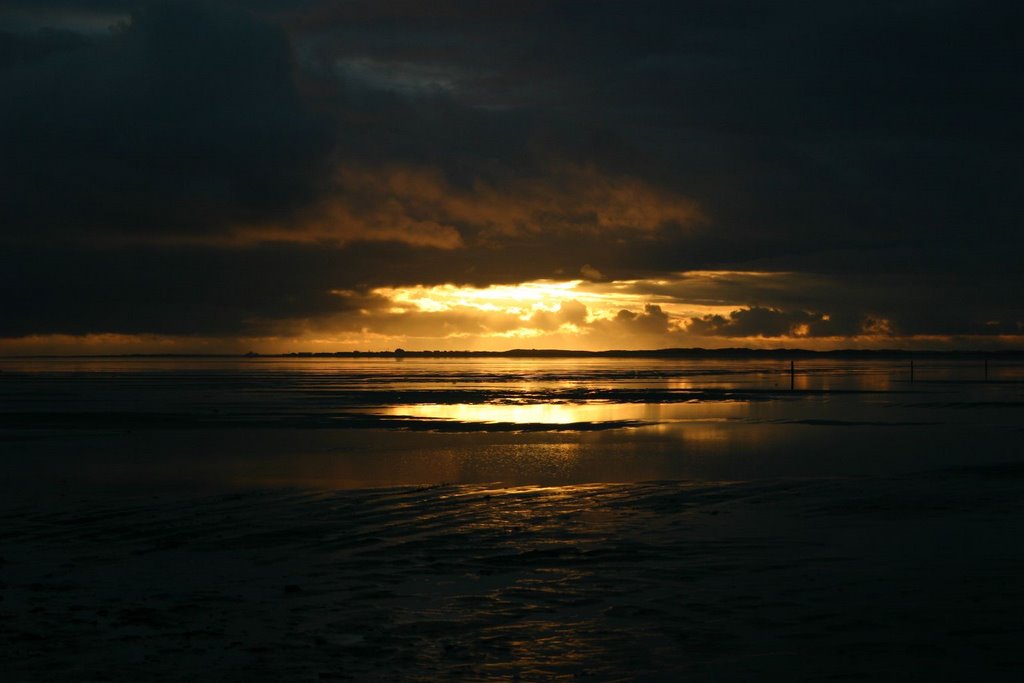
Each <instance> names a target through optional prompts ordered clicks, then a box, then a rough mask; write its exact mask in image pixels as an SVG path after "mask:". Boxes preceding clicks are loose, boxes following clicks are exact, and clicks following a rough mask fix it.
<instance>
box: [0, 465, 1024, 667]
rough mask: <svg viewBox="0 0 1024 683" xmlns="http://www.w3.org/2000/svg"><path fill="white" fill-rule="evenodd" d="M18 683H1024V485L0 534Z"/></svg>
mask: <svg viewBox="0 0 1024 683" xmlns="http://www.w3.org/2000/svg"><path fill="white" fill-rule="evenodd" d="M0 519H2V525H0V529H2V533H0V558H2V559H0V574H2V576H3V579H2V580H3V585H2V594H3V601H2V602H0V621H2V623H3V624H4V628H3V630H2V635H0V660H2V661H4V662H5V671H6V673H5V680H12V681H108V680H109V681H142V680H146V681H179V680H203V681H206V680H209V681H213V680H218V681H219V680H224V681H283V680H288V681H322V680H438V679H441V680H446V679H460V680H552V679H558V678H565V679H568V680H666V681H667V680H701V681H721V680H880V679H888V680H989V681H991V680H1019V676H1020V674H1021V673H1022V672H1024V654H1022V651H1021V650H1020V648H1019V644H1020V641H1021V637H1022V635H1024V620H1022V618H1021V607H1022V606H1024V544H1022V543H1021V541H1020V531H1021V529H1024V467H1022V466H1020V465H1018V464H1008V465H1004V466H988V467H978V468H956V469H946V470H939V471H933V472H929V473H924V474H917V475H914V476H909V475H907V476H896V477H869V478H864V477H860V478H801V479H777V480H770V481H758V482H731V483H721V482H720V483H703V484H694V483H681V482H648V483H635V484H592V485H577V486H560V487H512V488H507V487H500V486H491V485H484V484H477V485H451V486H436V487H392V488H384V489H364V490H348V491H333V492H323V491H320V492H315V491H301V490H290V491H284V490H276V491H275V490H262V491H250V492H244V493H232V494H218V495H213V496H187V495H169V496H166V495H165V496H146V497H122V498H117V499H113V500H106V501H101V500H96V499H93V500H88V499H77V500H73V501H68V502H66V503H63V504H61V503H53V504H51V505H48V506H47V509H40V506H37V505H30V504H22V505H19V506H16V507H13V508H12V507H10V506H7V507H6V508H5V509H4V510H3V513H2V518H0Z"/></svg>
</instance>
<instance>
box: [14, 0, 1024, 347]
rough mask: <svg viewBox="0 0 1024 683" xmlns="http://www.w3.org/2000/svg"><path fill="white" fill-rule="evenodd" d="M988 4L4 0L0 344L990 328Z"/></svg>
mask: <svg viewBox="0 0 1024 683" xmlns="http://www.w3.org/2000/svg"><path fill="white" fill-rule="evenodd" d="M1022 13H1024V10H1021V9H1020V8H1019V6H1018V5H1017V4H1016V3H1009V2H993V3H986V5H985V6H984V7H978V6H977V5H976V3H969V2H966V1H954V0H943V1H942V2H937V3H936V2H923V1H922V2H909V3H898V4H889V3H882V4H879V3H868V4H852V5H843V6H838V5H834V4H822V3H811V2H802V1H797V0H791V1H789V2H783V3H762V2H756V1H754V0H743V1H740V0H737V1H735V2H733V1H729V2H722V1H721V0H717V1H711V0H708V1H707V2H704V1H700V2H687V3H678V2H653V1H647V0H638V1H637V2H628V3H626V2H615V1H601V2H588V3H580V2H573V1H568V0H566V1H564V2H561V1H557V0H553V1H551V2H538V3H534V2H511V1H510V2H505V1H504V0H499V1H498V2H489V3H477V2H460V1H458V0H453V1H445V2H415V3H413V2H405V1H404V0H380V1H378V2H372V3H369V2H366V3H364V2H342V3H338V2H321V1H319V0H300V1H285V0H279V1H278V0H251V1H242V0H239V1H236V2H227V1H224V2H212V1H211V2H199V1H193V2H143V1H142V0H139V1H133V0H38V1H33V2H27V1H25V2H19V1H15V2H11V3H6V8H5V9H3V10H0V89H2V92H3V96H2V97H0V183H2V186H3V188H4V190H3V201H2V202H0V285H2V286H3V288H4V291H5V292H8V293H9V294H8V301H7V302H5V306H4V315H3V316H0V339H3V340H6V341H0V347H3V348H12V349H17V350H19V351H21V350H24V349H30V348H34V346H33V345H36V346H38V347H39V348H42V346H40V345H45V344H47V343H49V342H47V341H46V340H47V339H51V340H56V339H58V336H59V335H64V336H62V337H59V339H63V340H65V341H66V343H67V344H71V345H73V343H74V341H73V340H75V339H79V340H86V339H91V340H92V342H90V343H93V344H96V345H100V346H102V344H103V343H104V342H101V341H99V340H103V339H106V340H107V343H110V344H112V345H113V346H112V348H113V347H117V348H119V349H120V348H122V347H124V346H126V345H127V346H130V345H131V343H132V342H131V340H132V339H135V340H141V339H148V340H150V341H149V342H147V343H152V344H161V343H165V342H164V341H160V340H165V341H166V343H172V342H173V343H175V344H184V345H185V346H187V345H188V344H189V343H192V342H189V341H188V340H193V342H194V343H195V344H196V345H198V346H197V348H198V347H200V346H201V347H202V348H204V349H208V348H214V347H217V345H218V344H219V345H221V346H222V347H223V348H229V347H230V348H235V347H236V346H237V345H238V344H244V343H249V341H250V340H254V339H255V340H263V342H261V343H266V344H268V345H270V346H275V348H277V346H286V345H288V344H293V343H294V344H303V343H311V340H314V339H317V340H320V341H321V342H322V343H324V344H327V345H330V344H331V343H332V340H333V343H337V344H338V345H339V346H340V347H348V348H351V347H353V346H355V345H360V344H361V346H360V347H361V348H370V347H373V346H375V345H376V346H378V347H384V346H393V345H396V344H398V343H401V342H402V341H403V340H405V343H404V344H402V345H404V346H406V347H410V346H413V345H414V344H412V343H410V340H416V339H420V340H422V343H423V344H428V343H431V344H434V343H436V344H438V345H441V344H442V343H444V344H445V345H446V346H448V347H451V348H454V347H459V346H461V347H465V348H468V347H471V346H473V345H480V344H490V343H491V342H490V341H487V340H488V339H490V338H491V336H493V335H498V337H496V339H499V340H500V339H501V337H500V335H507V338H508V339H512V338H514V337H515V336H516V335H521V336H522V335H533V336H532V338H533V339H534V340H536V341H537V345H559V346H573V345H580V346H584V345H586V346H590V347H593V346H594V345H602V346H605V345H606V346H614V347H633V348H636V347H643V346H651V345H672V344H676V343H678V344H681V345H690V344H691V343H692V344H693V345H699V344H703V345H726V344H728V345H736V344H739V343H752V344H762V345H763V344H780V345H796V344H805V345H814V344H818V345H823V344H832V345H840V346H842V345H849V344H868V343H872V342H871V340H877V341H878V343H881V340H884V342H885V345H887V346H898V345H909V346H913V345H919V344H927V345H930V346H931V345H936V344H939V345H942V344H946V345H956V346H964V345H967V346H977V345H1006V346H1020V345H1021V341H1022V335H1024V304H1021V302H1020V297H1019V292H1020V291H1022V289H1024V266H1022V265H1021V263H1022V262H1021V260H1020V258H1019V254H1020V252H1021V250H1022V248H1024V237H1022V234H1024V233H1022V232H1021V231H1020V225H1021V220H1022V218H1024V216H1022V209H1021V199H1020V198H1021V197H1022V196H1024V193H1022V190H1024V187H1022V182H1024V181H1022V178H1024V175H1022V174H1021V171H1020V158H1021V152H1022V150H1021V149H1020V148H1021V142H1020V141H1021V140H1024V130H1022V127H1024V124H1022V122H1021V117H1020V116H1019V111H1020V108H1021V104H1022V101H1024V77H1022V76H1021V73H1020V70H1019V68H1018V66H1017V65H1019V64H1020V63H1021V57H1022V56H1024V55H1022V54H1021V50H1022V48H1021V47H1020V43H1019V41H1018V40H1017V39H1016V37H1015V34H1014V33H1013V30H1012V27H1014V26H1016V25H1019V23H1020V20H1021V19H1022V18H1024V16H1021V15H1022ZM111 25H112V26H111ZM576 279H582V280H583V281H584V282H585V283H588V284H584V285H581V286H583V287H585V288H589V289H587V292H588V293H589V295H592V296H595V297H596V296H597V295H598V294H599V293H601V292H605V293H611V292H616V291H617V292H619V293H620V294H622V295H623V297H624V298H623V299H622V302H623V304H622V306H620V307H619V308H618V309H614V310H612V309H609V310H608V311H605V310H604V309H603V308H602V307H601V306H600V305H598V304H596V303H595V302H594V301H590V300H584V298H580V299H578V300H575V303H572V300H569V301H562V302H558V303H557V307H556V304H552V305H551V306H550V307H549V308H550V310H548V309H543V310H542V309H538V310H536V311H533V312H531V313H530V315H531V316H533V318H532V321H523V320H520V319H519V316H515V315H512V316H511V318H508V319H504V318H503V317H502V315H501V314H499V312H494V311H492V312H490V313H488V314H487V315H484V313H483V312H481V311H480V310H476V309H472V310H470V309H467V310H461V311H459V310H455V309H453V310H447V311H433V312H431V311H420V310H412V309H409V310H405V311H404V312H401V313H398V312H394V311H392V310H391V309H394V308H400V306H396V305H394V302H393V301H390V300H388V298H387V296H385V295H383V294H381V293H380V292H381V291H385V290H387V291H395V290H397V289H399V288H408V287H413V286H417V285H418V286H422V287H434V286H438V285H444V284H446V283H448V284H451V285H452V286H455V287H475V288H486V287H488V286H490V285H514V284H517V283H527V282H537V281H562V282H564V281H570V280H576ZM389 288H390V289H389ZM339 292H340V293H343V294H339ZM375 292H376V293H375ZM626 294H628V295H629V296H625V295H626ZM595 301H596V300H595ZM524 322H530V325H533V326H532V327H531V326H529V325H527V326H525V327H524V326H523V323H524ZM517 330H518V331H517ZM522 330H532V331H530V332H524V331H522ZM55 335H56V336H55ZM89 335H92V336H89ZM360 335H362V336H360ZM68 340H70V341H68ZM167 340H170V341H167ZM174 340H177V341H174ZM243 340H244V341H243ZM574 340H576V341H578V342H579V344H574ZM115 342H116V343H115ZM61 343H62V344H63V343H65V342H61ZM83 343H85V342H84V341H83ZM494 343H495V344H497V343H498V341H495V342H494ZM512 345H515V344H512Z"/></svg>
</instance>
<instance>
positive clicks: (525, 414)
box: [0, 358, 1024, 495]
mask: <svg viewBox="0 0 1024 683" xmlns="http://www.w3.org/2000/svg"><path fill="white" fill-rule="evenodd" d="M791 383H792V384H791ZM791 385H792V388H791ZM1022 426H1024V366H1022V365H1021V364H1019V363H1018V364H1012V363H1008V362H1004V363H992V364H991V366H990V368H989V371H988V376H987V378H986V376H985V374H984V368H983V366H982V365H981V363H980V362H978V361H959V362H957V361H934V362H930V363H929V362H921V361H919V362H918V363H917V364H916V367H915V373H914V377H913V381H911V376H910V372H909V365H908V363H906V362H905V361H860V360H816V361H798V362H797V363H796V367H795V373H794V374H793V375H792V376H791V375H790V368H789V363H788V362H784V361H709V360H700V361H688V360H660V359H654V360H644V359H639V360H638V359H607V358H597V359H507V358H495V359H486V358H485V359H424V358H408V359H401V360H396V359H379V358H377V359H296V358H283V359H277V358H256V359H215V358H186V359H150V358H145V359H130V358H127V359H126V358H119V359H7V360H2V361H0V439H2V442H3V443H6V444H8V447H7V448H5V451H6V452H7V454H6V455H5V456H4V457H3V458H2V459H0V468H3V472H2V474H4V475H5V477H4V481H5V484H4V486H6V487H7V492H8V493H9V494H10V495H15V494H17V493H19V492H26V491H32V492H33V493H32V495H35V494H36V493H37V492H38V491H39V490H40V489H42V490H59V491H62V492H64V493H66V492H68V491H70V490H78V489H82V490H85V489H87V488H89V487H93V486H102V487H107V488H111V487H122V488H126V490H135V489H139V488H145V487H160V486H171V485H173V486H190V487H193V488H197V489H204V488H210V489H218V488H224V487H229V488H235V487H238V486H243V487H251V486H257V487H258V486H290V485H297V486H304V487H308V486H315V487H321V488H348V487H365V486H389V485H408V484H412V485H423V484H438V483H484V482H506V483H509V484H545V485H569V484H581V483H592V482H629V481H644V480H652V479H697V480H707V479H711V480H722V479H750V478H757V477H772V476H831V475H851V474H853V475H858V474H878V473H897V472H906V471H915V470H926V469H929V468H934V467H940V466H949V465H956V464H979V463H985V462H1001V461H1005V460H1007V459H1013V458H1015V457H1019V456H1020V454H1019V448H1018V447H1017V442H1018V441H1019V440H1020V436H1021V434H1022V432H1021V430H1022V428H1024V427H1022Z"/></svg>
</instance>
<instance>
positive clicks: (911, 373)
mask: <svg viewBox="0 0 1024 683" xmlns="http://www.w3.org/2000/svg"><path fill="white" fill-rule="evenodd" d="M910 381H911V383H913V381H914V359H913V358H911V359H910Z"/></svg>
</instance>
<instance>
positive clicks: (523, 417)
mask: <svg viewBox="0 0 1024 683" xmlns="http://www.w3.org/2000/svg"><path fill="white" fill-rule="evenodd" d="M748 413H749V404H748V403H746V402H740V401H735V402H731V401H723V402H715V403H526V404H501V403H482V404H465V403H459V404H418V405H404V406H391V407H388V408H385V409H384V410H383V411H382V412H381V414H383V415H389V416H395V417H398V416H401V417H412V418H420V419H440V420H453V421H457V422H467V423H496V422H502V423H512V424H551V425H567V424H576V423H581V422H590V423H595V424H597V423H602V422H617V421H623V420H629V421H639V422H665V421H669V422H681V421H720V420H727V419H738V418H742V417H745V416H746V415H747V414H748Z"/></svg>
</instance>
